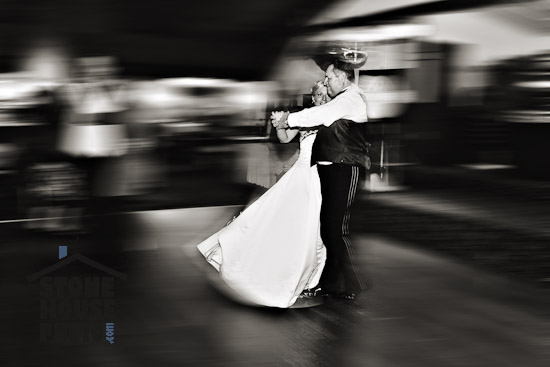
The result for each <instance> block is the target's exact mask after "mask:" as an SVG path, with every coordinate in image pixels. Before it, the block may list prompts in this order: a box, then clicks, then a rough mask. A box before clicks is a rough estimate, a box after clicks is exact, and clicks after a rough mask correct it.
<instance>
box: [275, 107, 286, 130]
mask: <svg viewBox="0 0 550 367" xmlns="http://www.w3.org/2000/svg"><path fill="white" fill-rule="evenodd" d="M288 115H289V113H288V112H283V111H273V112H271V124H272V125H273V127H274V128H276V129H286V128H287V127H288V123H287V119H288Z"/></svg>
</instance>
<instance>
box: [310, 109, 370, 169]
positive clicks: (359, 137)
mask: <svg viewBox="0 0 550 367" xmlns="http://www.w3.org/2000/svg"><path fill="white" fill-rule="evenodd" d="M366 133H367V132H366V123H356V122H354V121H351V120H346V119H340V120H337V121H335V122H333V123H332V125H330V126H328V127H326V126H321V128H320V129H319V131H318V132H317V137H316V138H315V142H314V143H313V148H312V152H311V165H312V166H313V165H314V164H316V163H317V162H320V161H326V162H333V163H341V164H350V165H359V166H363V167H366V168H370V167H369V166H370V163H369V161H368V155H369V148H370V144H369V143H368V142H367V140H366Z"/></svg>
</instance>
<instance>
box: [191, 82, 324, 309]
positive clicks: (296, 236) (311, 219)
mask: <svg viewBox="0 0 550 367" xmlns="http://www.w3.org/2000/svg"><path fill="white" fill-rule="evenodd" d="M312 98H313V102H314V104H315V105H317V106H319V105H321V104H323V103H326V101H327V99H328V96H327V89H326V87H325V86H324V85H323V83H322V82H317V83H315V85H314V86H313V88H312ZM281 113H282V112H281ZM274 127H275V128H276V129H277V137H278V138H279V140H280V141H281V142H282V143H288V142H290V141H292V140H293V139H294V138H295V137H296V136H297V135H300V153H299V157H298V159H297V161H296V163H295V164H294V165H293V166H292V167H291V168H290V170H289V171H288V172H287V173H286V174H285V175H283V176H282V177H281V179H280V180H279V181H278V182H277V183H276V184H275V185H273V186H272V187H271V188H270V189H269V190H268V191H267V192H266V193H265V194H263V195H262V196H261V197H260V198H258V199H257V200H256V201H254V202H253V203H252V204H251V205H250V206H249V207H248V208H247V209H245V210H244V211H243V212H242V213H241V214H240V215H239V216H238V217H236V218H235V219H234V220H233V221H232V222H230V223H229V224H228V225H227V226H226V227H224V228H223V229H222V230H220V231H219V232H217V233H215V234H214V235H212V236H211V237H209V238H208V239H206V240H205V241H204V242H202V243H200V244H199V245H198V249H199V251H200V252H201V253H202V254H203V256H204V257H205V258H206V260H207V261H208V263H209V264H210V265H212V266H213V267H214V268H215V269H216V270H217V271H218V272H219V275H220V276H221V278H222V279H223V281H224V282H225V284H227V285H228V286H229V288H230V290H231V293H233V296H235V297H236V298H237V299H239V300H240V301H242V302H244V303H247V304H252V305H259V306H268V307H279V308H287V307H291V306H293V305H294V304H295V302H296V300H297V299H298V297H300V294H301V293H302V291H303V290H304V289H309V288H312V287H315V286H316V285H317V284H318V283H319V279H320V275H321V272H322V270H323V267H324V262H325V258H326V250H325V247H324V245H323V243H322V241H321V238H320V232H319V225H320V223H319V212H320V207H321V191H320V189H321V188H320V184H319V177H318V174H317V168H316V167H311V166H310V164H309V162H310V159H311V149H312V146H313V142H314V141H315V136H316V133H317V130H316V128H308V129H301V130H299V129H284V128H282V127H279V126H278V125H277V124H276V123H274ZM265 163H266V164H267V163H268V162H265Z"/></svg>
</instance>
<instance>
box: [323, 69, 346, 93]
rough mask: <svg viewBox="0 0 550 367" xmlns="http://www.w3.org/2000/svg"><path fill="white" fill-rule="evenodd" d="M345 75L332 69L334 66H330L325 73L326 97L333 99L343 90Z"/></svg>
mask: <svg viewBox="0 0 550 367" xmlns="http://www.w3.org/2000/svg"><path fill="white" fill-rule="evenodd" d="M344 79H345V74H344V73H341V72H338V70H336V72H335V69H334V65H330V66H329V67H328V68H327V71H326V72H325V85H326V86H327V90H328V95H329V96H331V97H334V96H335V95H337V94H338V93H340V92H341V91H342V90H343V89H344V88H345V80H344Z"/></svg>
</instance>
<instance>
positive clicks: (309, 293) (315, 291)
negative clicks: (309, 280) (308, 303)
mask: <svg viewBox="0 0 550 367" xmlns="http://www.w3.org/2000/svg"><path fill="white" fill-rule="evenodd" d="M319 296H323V290H322V289H321V287H316V288H308V289H304V290H303V291H302V293H300V296H299V298H314V297H319Z"/></svg>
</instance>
